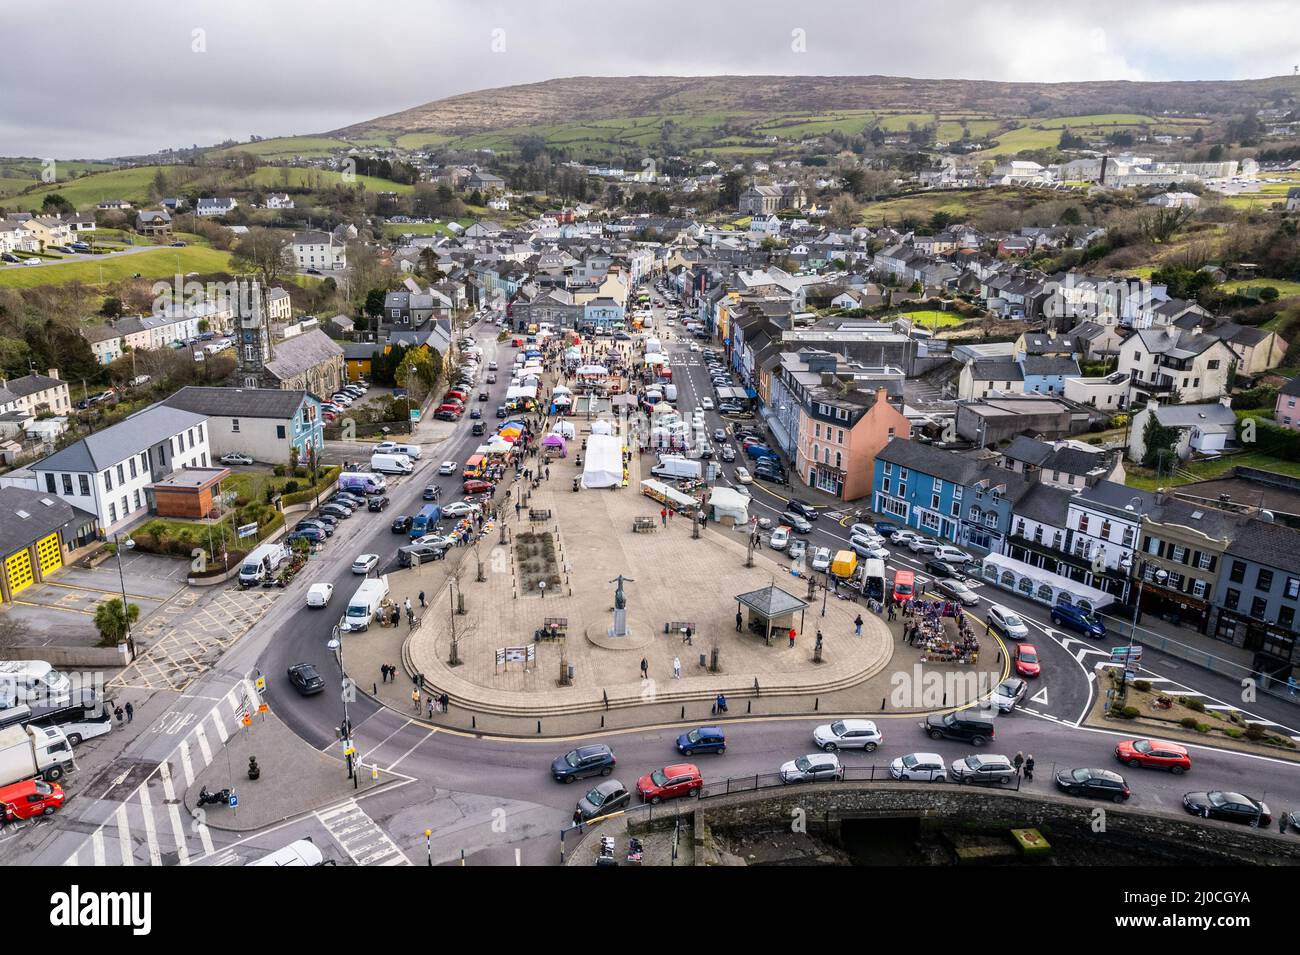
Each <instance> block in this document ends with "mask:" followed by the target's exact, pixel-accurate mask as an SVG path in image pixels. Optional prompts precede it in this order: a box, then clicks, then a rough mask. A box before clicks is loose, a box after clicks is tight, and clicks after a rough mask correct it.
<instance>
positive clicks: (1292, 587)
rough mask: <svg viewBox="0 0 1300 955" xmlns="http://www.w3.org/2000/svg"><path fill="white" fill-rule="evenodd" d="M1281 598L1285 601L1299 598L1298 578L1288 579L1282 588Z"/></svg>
mask: <svg viewBox="0 0 1300 955" xmlns="http://www.w3.org/2000/svg"><path fill="white" fill-rule="evenodd" d="M1282 596H1283V597H1285V598H1286V599H1287V600H1295V599H1297V598H1300V577H1288V578H1287V579H1286V586H1285V587H1283V588H1282Z"/></svg>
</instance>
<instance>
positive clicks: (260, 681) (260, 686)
mask: <svg viewBox="0 0 1300 955" xmlns="http://www.w3.org/2000/svg"><path fill="white" fill-rule="evenodd" d="M254 686H256V687H257V692H258V693H261V692H262V691H263V690H265V689H266V677H264V676H259V677H258V678H257V682H256V683H255V684H254Z"/></svg>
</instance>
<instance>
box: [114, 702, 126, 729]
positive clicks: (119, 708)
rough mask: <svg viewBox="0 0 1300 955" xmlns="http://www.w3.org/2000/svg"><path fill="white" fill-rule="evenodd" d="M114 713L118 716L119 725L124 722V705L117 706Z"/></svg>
mask: <svg viewBox="0 0 1300 955" xmlns="http://www.w3.org/2000/svg"><path fill="white" fill-rule="evenodd" d="M113 715H114V716H116V717H117V722H118V725H119V726H120V725H121V723H122V720H123V717H124V714H123V712H122V707H120V706H118V707H115V708H114V709H113Z"/></svg>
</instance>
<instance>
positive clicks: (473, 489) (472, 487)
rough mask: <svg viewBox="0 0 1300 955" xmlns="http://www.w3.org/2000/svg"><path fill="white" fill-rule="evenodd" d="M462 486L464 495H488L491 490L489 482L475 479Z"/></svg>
mask: <svg viewBox="0 0 1300 955" xmlns="http://www.w3.org/2000/svg"><path fill="white" fill-rule="evenodd" d="M462 486H463V487H464V490H465V493H466V494H488V493H490V492H491V490H492V482H491V481H480V480H479V479H477V478H470V479H469V480H468V481H466V482H465V483H464V484H463V485H462Z"/></svg>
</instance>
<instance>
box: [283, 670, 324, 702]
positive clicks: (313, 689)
mask: <svg viewBox="0 0 1300 955" xmlns="http://www.w3.org/2000/svg"><path fill="white" fill-rule="evenodd" d="M289 682H290V683H292V684H293V688H294V689H295V690H297V691H298V692H299V693H301V694H302V695H303V696H315V695H316V694H317V693H320V692H321V691H323V690H324V689H325V681H324V680H322V679H321V678H320V674H319V673H317V672H316V668H315V667H314V666H312V665H311V664H310V663H295V664H294V665H293V666H291V667H289Z"/></svg>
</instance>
